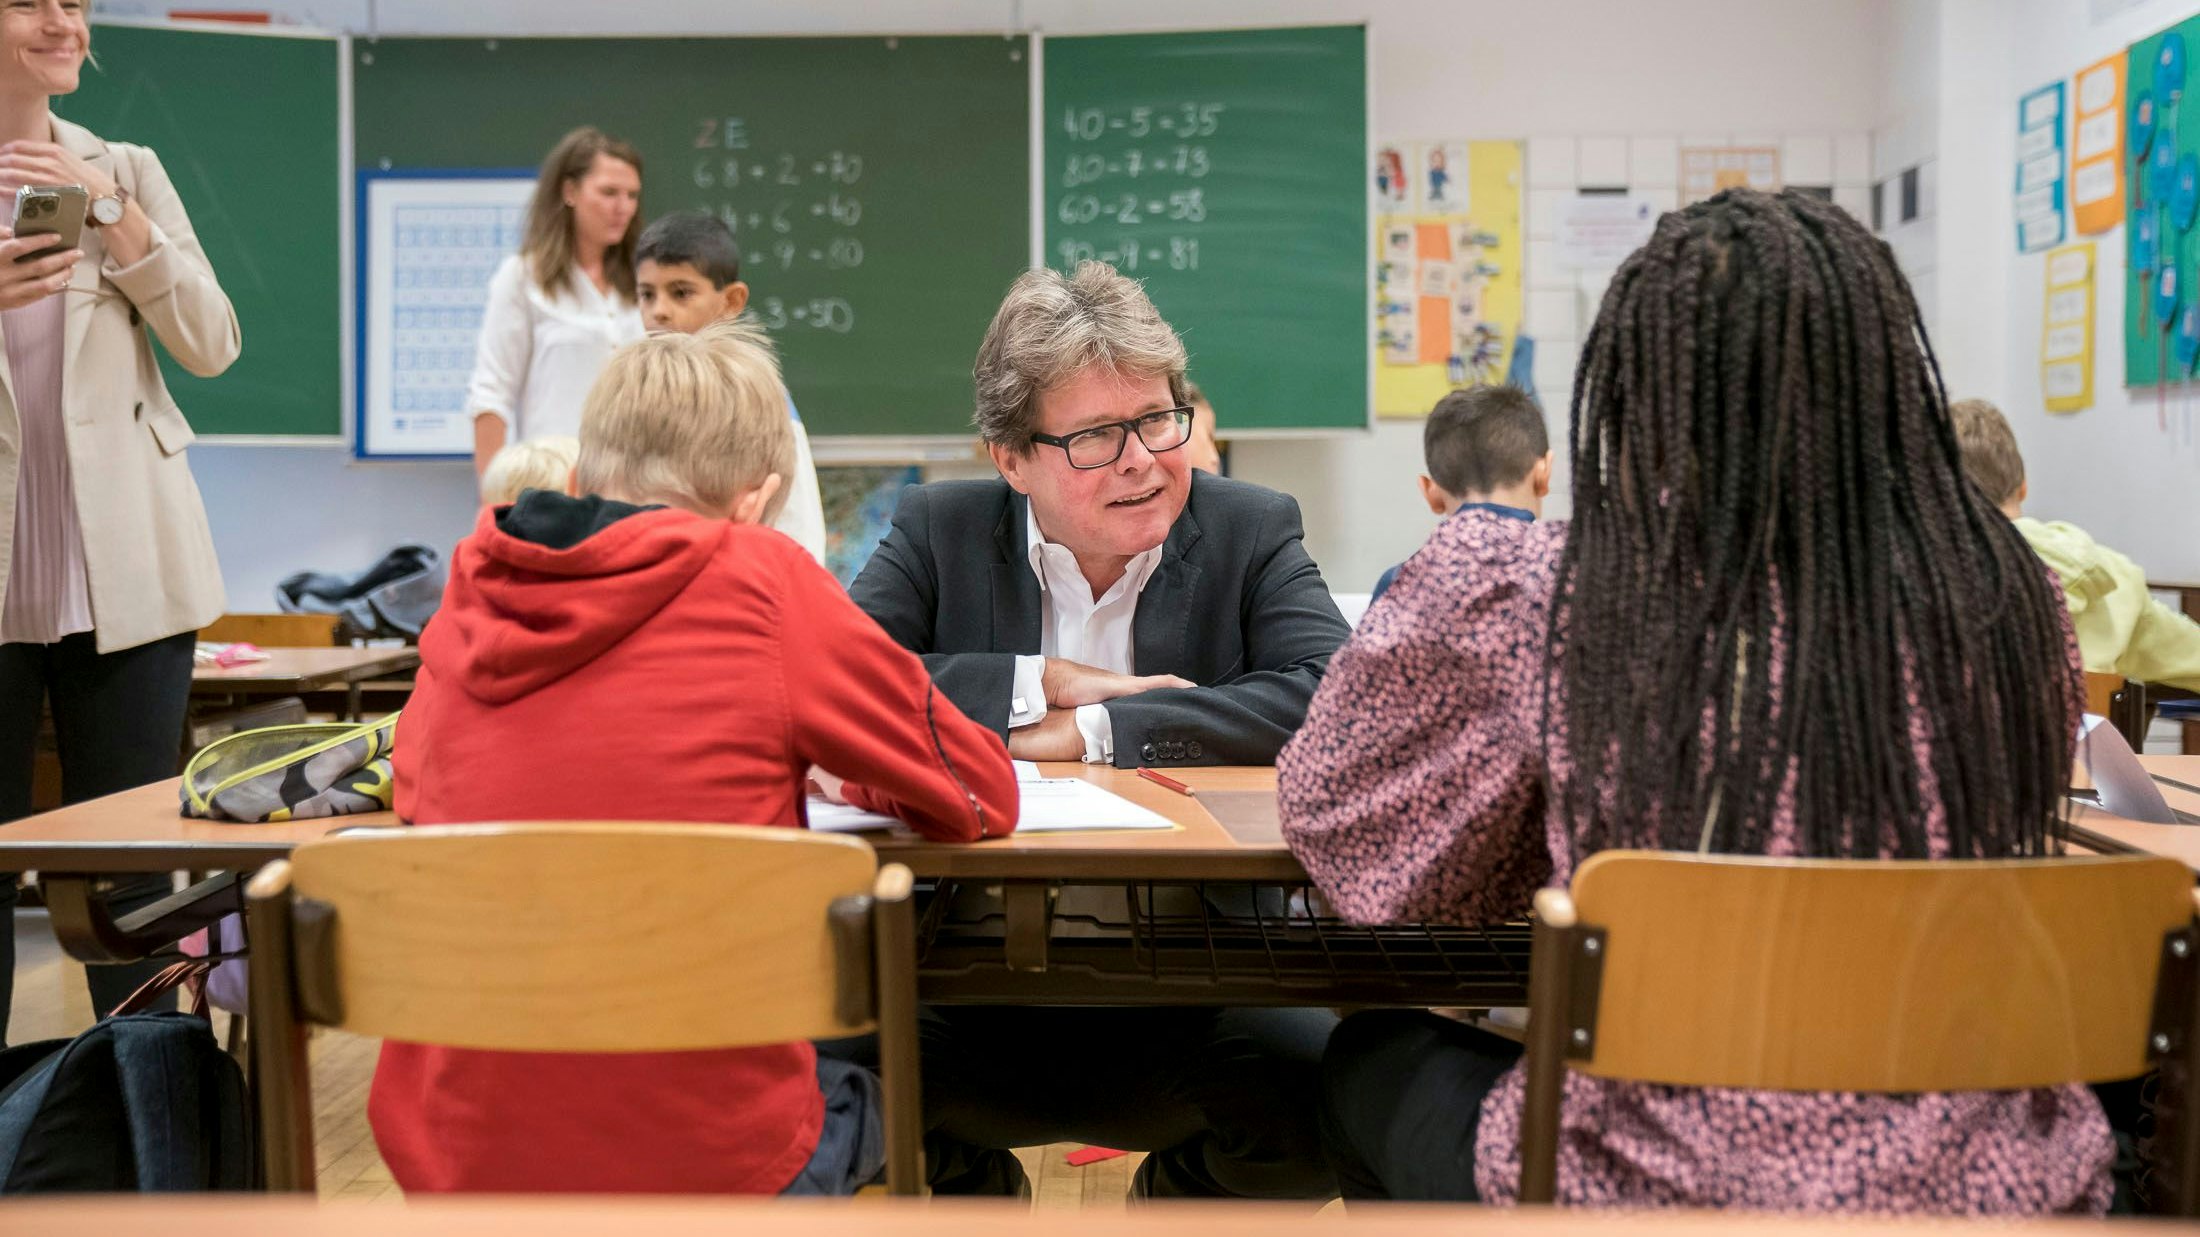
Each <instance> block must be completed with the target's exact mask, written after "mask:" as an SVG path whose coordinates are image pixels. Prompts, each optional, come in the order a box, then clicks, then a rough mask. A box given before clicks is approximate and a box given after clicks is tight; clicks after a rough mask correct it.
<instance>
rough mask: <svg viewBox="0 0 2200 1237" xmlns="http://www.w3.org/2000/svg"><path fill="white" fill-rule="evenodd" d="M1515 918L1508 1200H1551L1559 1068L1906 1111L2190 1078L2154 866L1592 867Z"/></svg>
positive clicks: (1837, 863)
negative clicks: (1524, 972) (1517, 1066)
mask: <svg viewBox="0 0 2200 1237" xmlns="http://www.w3.org/2000/svg"><path fill="white" fill-rule="evenodd" d="M1535 905H1536V917H1537V923H1536V936H1535V953H1534V960H1533V963H1532V964H1531V968H1530V970H1531V974H1530V977H1529V991H1530V997H1529V1002H1530V1011H1531V1012H1530V1014H1529V1019H1528V1050H1527V1062H1526V1071H1527V1099H1526V1105H1525V1111H1524V1114H1523V1120H1522V1129H1521V1173H1520V1198H1521V1201H1522V1202H1528V1203H1535V1202H1550V1201H1551V1200H1552V1199H1553V1198H1554V1197H1555V1196H1556V1190H1557V1185H1558V1180H1557V1174H1558V1135H1559V1104H1560V1099H1561V1092H1562V1091H1563V1090H1564V1080H1565V1072H1566V1071H1567V1070H1568V1069H1572V1070H1576V1071H1579V1072H1581V1073H1584V1074H1589V1075H1592V1076H1594V1077H1598V1078H1608V1079H1622V1080H1628V1081H1636V1082H1653V1083H1664V1084H1669V1085H1674V1086H1689V1087H1742V1088H1749V1089H1753V1090H1769V1091H1862V1092H1912V1091H1982V1090H2002V1089H2012V1088H2023V1087H2045V1086H2052V1085H2059V1084H2062V1083H2070V1082H2105V1081H2109V1080H2112V1079H2122V1078H2131V1077H2135V1076H2137V1075H2139V1074H2142V1073H2145V1072H2146V1071H2147V1069H2148V1068H2149V1067H2150V1065H2151V1064H2153V1063H2154V1062H2157V1061H2162V1060H2176V1061H2180V1062H2182V1063H2183V1065H2184V1066H2185V1068H2186V1069H2187V1070H2192V1069H2193V1068H2194V1067H2195V1066H2196V1065H2200V1045H2196V1042H2195V1037H2194V1035H2193V1034H2192V1027H2193V1021H2194V1019H2193V1014H2194V1007H2193V1001H2194V993H2195V991H2196V988H2195V984H2194V977H2195V969H2196V964H2200V935H2196V932H2195V921H2194V911H2195V892H2194V888H2193V877H2192V870H2191V869H2190V868H2187V867H2186V866H2185V865H2184V864H2182V863H2179V862H2177V861H2175V860H2172V859H2162V858H2156V857H2152V856H2118V857H2113V858H2091V857H2088V858H2067V859H2034V860H2010V861H1975V862H1943V863H1930V862H1896V861H1849V860H1779V859H1760V858H1742V857H1727V856H1707V855H1687V854H1672V853H1650V852H1640V851H1608V852H1605V853H1603V854H1599V855H1596V856H1593V857H1592V858H1591V859H1590V860H1589V861H1588V862H1587V863H1584V864H1583V865H1581V869H1580V871H1579V872H1577V873H1575V875H1574V881H1573V888H1572V890H1571V892H1570V893H1569V892H1567V891H1563V890H1557V889H1546V890H1544V891H1543V892H1542V893H1540V894H1538V895H1537V897H1536V904H1535ZM2188 1077H2191V1078H2195V1079H2200V1073H2191V1074H2188ZM2175 1141H2176V1142H2177V1165H2176V1172H2175V1178H2176V1182H2177V1184H2176V1187H2175V1188H2176V1190H2177V1196H2176V1205H2177V1207H2178V1208H2179V1209H2180V1211H2181V1213H2182V1214H2185V1215H2192V1214H2195V1213H2196V1212H2200V1196H2196V1194H2195V1190H2194V1185H2195V1183H2196V1182H2200V1140H2195V1139H2193V1138H2190V1137H2183V1138H2178V1139H2176V1140H2175Z"/></svg>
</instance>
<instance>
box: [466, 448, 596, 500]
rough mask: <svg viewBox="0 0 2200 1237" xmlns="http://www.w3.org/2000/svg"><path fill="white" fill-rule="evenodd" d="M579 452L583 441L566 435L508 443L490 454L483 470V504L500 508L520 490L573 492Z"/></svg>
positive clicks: (518, 493) (516, 495)
mask: <svg viewBox="0 0 2200 1237" xmlns="http://www.w3.org/2000/svg"><path fill="white" fill-rule="evenodd" d="M580 453H581V443H580V440H579V439H578V438H569V437H565V436H563V435H559V436H556V437H551V438H537V439H534V440H533V441H531V442H515V443H509V444H507V445H505V446H504V447H503V448H501V449H500V450H498V452H497V453H496V454H495V455H493V456H490V457H489V466H488V467H487V468H484V469H482V470H481V503H482V505H483V506H485V507H501V506H503V505H504V504H506V503H510V502H517V501H518V500H519V495H520V491H521V490H551V491H554V492H556V493H559V494H564V493H568V492H570V491H571V490H572V488H573V464H574V462H575V461H576V460H578V459H579V458H580Z"/></svg>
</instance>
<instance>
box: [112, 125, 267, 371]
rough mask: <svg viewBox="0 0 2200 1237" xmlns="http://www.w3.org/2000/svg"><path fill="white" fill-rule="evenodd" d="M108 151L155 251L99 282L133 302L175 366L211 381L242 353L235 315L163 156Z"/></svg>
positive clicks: (128, 149)
mask: <svg viewBox="0 0 2200 1237" xmlns="http://www.w3.org/2000/svg"><path fill="white" fill-rule="evenodd" d="M109 149H110V150H112V151H113V153H114V156H115V160H116V163H117V164H118V165H120V164H124V163H127V164H128V166H129V171H130V177H131V180H132V181H133V182H134V183H133V184H131V185H129V186H128V188H129V190H130V193H131V195H132V196H133V197H134V198H135V199H136V200H137V204H138V208H139V209H140V210H143V211H144V212H145V214H146V217H147V218H149V219H150V220H152V224H153V247H152V249H151V250H150V251H148V252H147V253H146V255H145V256H144V257H142V258H139V259H138V260H137V261H135V262H132V263H131V264H130V265H128V266H112V265H110V266H108V268H107V269H106V270H105V271H103V272H102V274H104V275H105V276H106V278H107V280H108V282H110V283H112V284H114V285H115V286H116V287H117V288H120V289H122V294H123V295H124V296H127V297H129V298H130V303H131V304H132V305H135V306H136V307H137V311H138V313H139V315H140V316H142V317H143V318H144V319H145V321H146V324H147V325H149V326H151V327H152V328H153V335H154V336H155V337H156V338H158V339H159V340H160V342H161V345H162V346H163V347H165V348H167V349H168V353H169V355H170V356H173V357H175V358H176V363H177V364H178V365H181V366H183V368H184V369H185V370H187V371H189V372H191V373H193V374H196V375H198V376H199V377H201V378H213V377H216V376H218V375H219V374H220V373H221V372H222V371H223V370H226V369H228V368H229V366H230V363H231V362H233V361H235V360H236V359H237V354H238V353H239V352H241V351H242V350H243V349H244V335H243V332H242V331H241V330H240V329H239V328H238V326H237V311H236V310H235V309H234V308H232V307H231V306H230V304H229V294H228V293H226V292H223V291H222V286H221V283H220V281H218V280H216V279H215V278H214V267H213V264H212V263H210V262H208V261H207V260H206V251H205V250H204V249H202V248H200V247H199V237H198V233H196V232H194V231H192V230H191V217H190V216H189V215H187V214H185V213H184V209H183V199H182V198H181V197H179V196H177V194H176V186H175V184H174V183H173V182H171V181H170V180H169V179H168V170H167V169H166V168H164V167H162V166H161V163H160V156H158V155H156V154H154V153H153V152H152V151H150V150H147V149H146V148H144V147H142V146H132V145H126V144H117V145H114V146H112V147H110V148H109Z"/></svg>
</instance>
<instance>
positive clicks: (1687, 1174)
mask: <svg viewBox="0 0 2200 1237" xmlns="http://www.w3.org/2000/svg"><path fill="white" fill-rule="evenodd" d="M1565 537H1566V531H1565V526H1564V525H1563V524H1556V523H1542V524H1523V523H1521V522H1519V521H1517V520H1505V519H1498V518H1495V517H1488V516H1482V515H1479V514H1477V513H1473V512H1464V513H1461V515H1459V516H1457V517H1454V518H1452V519H1448V520H1446V521H1445V522H1444V523H1443V525H1442V526H1441V527H1440V528H1439V529H1438V530H1437V531H1436V533H1435V534H1434V535H1433V536H1432V537H1431V538H1430V540H1429V543H1428V545H1427V546H1425V547H1424V548H1423V549H1422V550H1421V551H1420V552H1419V553H1417V554H1415V555H1414V556H1413V558H1412V559H1410V560H1408V562H1407V563H1406V565H1405V567H1404V568H1403V570H1401V571H1400V572H1399V575H1398V579H1397V582H1396V584H1395V585H1394V586H1393V587H1392V588H1391V590H1390V591H1389V592H1388V593H1387V594H1386V595H1385V596H1384V597H1383V599H1382V601H1381V602H1379V603H1378V604H1376V605H1375V606H1374V607H1373V608H1372V609H1370V610H1369V611H1368V613H1367V616H1366V618H1365V619H1363V620H1362V621H1361V623H1360V626H1359V628H1358V630H1357V631H1355V632H1354V633H1353V636H1352V639H1351V641H1350V642H1349V643H1347V644H1346V645H1345V646H1344V648H1343V649H1342V650H1340V651H1339V652H1338V653H1337V655H1336V657H1335V658H1334V659H1333V660H1332V661H1331V662H1330V664H1329V671H1328V673H1327V674H1326V675H1325V676H1324V677H1323V679H1322V684H1321V688H1320V690H1319V691H1318V692H1317V693H1316V694H1315V697H1314V703H1313V707H1312V709H1311V710H1310V711H1309V712H1308V714H1307V718H1306V724H1305V726H1304V727H1303V728H1302V729H1301V730H1300V731H1299V733H1298V736H1297V737H1296V738H1295V739H1294V740H1293V741H1292V742H1291V743H1290V745H1289V746H1287V747H1285V748H1284V750H1283V753H1282V755H1281V756H1280V757H1279V758H1278V759H1277V762H1276V768H1277V775H1278V787H1279V791H1280V794H1281V800H1282V814H1283V832H1284V836H1285V838H1286V839H1287V840H1288V841H1289V843H1290V845H1291V849H1292V850H1293V851H1294V852H1295V853H1296V854H1297V855H1298V856H1299V858H1300V860H1301V861H1302V862H1303V863H1304V864H1305V866H1306V870H1307V872H1308V873H1309V874H1310V875H1311V876H1312V877H1313V878H1314V881H1315V883H1316V884H1317V885H1318V886H1320V888H1321V890H1322V892H1323V893H1324V894H1325V895H1326V896H1327V897H1328V898H1329V900H1330V901H1331V903H1332V904H1334V905H1335V906H1336V908H1337V909H1338V911H1339V913H1341V914H1343V915H1344V916H1345V917H1347V918H1349V919H1352V920H1354V921H1356V922H1362V923H1376V922H1385V921H1430V922H1440V923H1453V924H1468V925H1473V924H1489V923H1496V922H1501V921H1504V920H1506V919H1512V918H1517V917H1519V916H1521V915H1523V914H1525V913H1526V911H1527V909H1528V905H1529V902H1530V900H1531V899H1532V898H1533V896H1534V894H1535V891H1536V890H1537V889H1538V888H1540V887H1542V886H1544V885H1562V884H1564V883H1565V882H1566V880H1567V879H1568V877H1569V876H1570V875H1571V873H1572V871H1573V868H1574V866H1575V863H1576V862H1577V861H1578V860H1579V859H1580V858H1582V856H1579V855H1577V854H1575V853H1574V851H1575V848H1574V843H1573V838H1572V836H1571V831H1570V829H1569V828H1568V826H1567V822H1565V821H1563V820H1561V819H1559V818H1558V816H1557V815H1556V813H1554V812H1551V811H1550V810H1549V808H1548V803H1547V800H1546V789H1545V788H1546V780H1547V779H1546V769H1545V755H1544V752H1545V745H1544V742H1543V731H1544V728H1545V727H1546V725H1550V726H1556V727H1561V728H1562V727H1563V725H1564V718H1563V716H1559V717H1556V718H1552V719H1548V720H1547V719H1546V718H1545V717H1544V715H1543V710H1544V705H1543V695H1544V693H1543V691H1542V683H1541V681H1540V676H1541V674H1542V671H1543V666H1544V660H1545V659H1544V650H1545V641H1546V638H1547V636H1546V632H1547V626H1546V624H1547V621H1548V618H1549V613H1550V605H1551V597H1552V590H1553V581H1554V576H1555V573H1556V569H1557V565H1558V558H1559V553H1560V551H1561V550H1562V548H1563V546H1564V543H1565ZM2071 662H2072V670H2071V673H2072V675H2073V677H2074V676H2075V675H2076V673H2077V669H2076V665H2077V650H2076V646H2075V643H2073V644H2072V646H2071ZM2071 690H2072V692H2073V698H2074V699H2080V700H2082V698H2083V697H2082V694H2081V692H2080V689H2078V688H2076V687H2073V688H2072V689H2071ZM1912 716H1913V717H1915V716H1916V715H1915V714H1914V713H1913V715H1912ZM2073 729H2074V728H2073ZM1911 733H1912V736H1913V740H1914V741H1915V742H1916V743H1918V744H1919V745H1920V746H1921V747H1922V746H1924V745H1928V744H1930V742H1931V741H1932V736H1931V735H1930V733H1929V732H1927V731H1926V730H1925V729H1924V727H1923V726H1922V725H1920V724H1918V723H1915V722H1913V725H1912V730H1911ZM1564 748H1565V736H1564V735H1563V733H1558V732H1554V733H1553V734H1552V736H1551V743H1550V750H1551V751H1552V752H1553V753H1554V755H1555V756H1557V757H1558V759H1557V760H1554V761H1553V767H1552V768H1550V769H1549V770H1548V774H1549V780H1550V781H1552V782H1553V783H1555V784H1557V785H1559V786H1561V787H1563V786H1564V785H1565V784H1566V779H1567V778H1568V777H1569V776H1570V770H1568V769H1566V768H1563V767H1558V766H1559V764H1560V762H1561V761H1562V760H1563V752H1564ZM1920 768H1921V774H1922V772H1923V771H1924V769H1925V765H1924V762H1923V761H1920ZM1920 788H1921V790H1923V791H1925V792H1926V795H1925V797H1926V799H1927V801H1928V802H1935V801H1936V800H1935V799H1934V798H1933V795H1934V791H1935V788H1934V787H1933V786H1932V784H1931V780H1930V778H1929V777H1926V778H1925V779H1924V780H1923V781H1922V782H1921V786H1920ZM1935 819H1944V818H1942V817H1940V815H1939V812H1938V810H1937V809H1936V811H1935V813H1934V816H1933V817H1931V818H1929V821H1928V827H1931V821H1932V820H1935ZM1775 831H1776V833H1777V832H1778V829H1777V824H1776V826H1775ZM1775 849H1778V848H1777V847H1776V848H1775ZM1523 1093H1524V1086H1523V1080H1522V1075H1521V1073H1520V1071H1519V1070H1518V1069H1517V1068H1516V1069H1515V1070H1513V1071H1512V1073H1510V1074H1508V1075H1507V1076H1506V1077H1505V1079H1504V1080H1503V1081H1502V1082H1501V1083H1500V1084H1499V1085H1498V1087H1497V1089H1496V1090H1495V1091H1494V1092H1492V1093H1491V1095H1490V1096H1489V1098H1488V1099H1487V1100H1486V1101H1485V1102H1484V1104H1483V1106H1482V1114H1481V1123H1480V1127H1479V1130H1478V1132H1477V1135H1476V1145H1475V1148H1474V1160H1473V1162H1474V1175H1475V1185H1476V1188H1477V1190H1478V1191H1479V1193H1480V1194H1481V1197H1482V1198H1483V1199H1484V1200H1485V1201H1489V1202H1511V1201H1514V1200H1515V1199H1516V1198H1517V1197H1518V1192H1519V1191H1518V1187H1519V1180H1520V1147H1519V1141H1520V1110H1521V1101H1522V1096H1523ZM2113 1152H2114V1145H2113V1142H2112V1140H2111V1136H2110V1133H2109V1128H2108V1122H2107V1119H2106V1118H2105V1117H2104V1115H2103V1114H2102V1111H2101V1108H2100V1105H2099V1104H2098V1103H2097V1102H2096V1101H2095V1100H2094V1098H2093V1096H2092V1093H2091V1092H2089V1091H2088V1090H2087V1089H2086V1088H2084V1087H2079V1086H2072V1087H2062V1088H2056V1089H2052V1090H2037V1091H2015V1092H1969V1093H1951V1094H1926V1095H1914V1096H1885V1095H1855V1094H1818V1093H1795V1092H1752V1091H1736V1090H1725V1089H1703V1088H1684V1087H1667V1086H1654V1085H1646V1084H1636V1083H1614V1082H1607V1081H1604V1080H1602V1079H1594V1078H1588V1077H1585V1076H1582V1075H1569V1076H1568V1078H1567V1082H1566V1099H1565V1109H1564V1116H1563V1120H1562V1132H1561V1137H1560V1145H1559V1197H1560V1199H1561V1201H1563V1202H1566V1203H1569V1204H1575V1205H1592V1206H1620V1207H1640V1206H1688V1207H1735V1208H1749V1209H1761V1210H1783V1211H1821V1212H1871V1213H1896V1212H1913V1213H1940V1214H1956V1215H2032V1214H2039V1213H2046V1212H2072V1211H2075V1212H2095V1213H2099V1212H2104V1211H2106V1210H2107V1207H2108V1203H2109V1199H2110V1196H2111V1193H2112V1187H2111V1182H2110V1177H2109V1162H2110V1159H2111V1157H2112V1155H2113Z"/></svg>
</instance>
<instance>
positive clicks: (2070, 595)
mask: <svg viewBox="0 0 2200 1237" xmlns="http://www.w3.org/2000/svg"><path fill="white" fill-rule="evenodd" d="M1948 412H1949V415H1951V416H1952V417H1954V418H1955V423H1956V443H1957V445H1958V446H1960V447H1961V448H1962V450H1963V471H1964V472H1965V473H1966V474H1968V475H1969V476H1970V478H1971V480H1972V481H1973V482H1974V483H1976V484H1977V485H1978V487H1979V488H1980V489H1981V490H1984V491H1985V492H1986V496H1987V497H1988V498H1990V499H1992V500H1994V502H1996V503H1998V504H2000V506H2001V511H2002V514H2003V515H2006V516H2008V517H2009V518H2010V519H2011V520H2013V521H2015V523H2016V526H2017V531H2018V532H2020V533H2022V534H2023V535H2024V539H2025V540H2026V541H2027V542H2030V543H2031V546H2032V551H2033V553H2035V554H2038V555H2039V556H2040V558H2041V559H2042V560H2043V561H2045V562H2046V564H2047V565H2048V567H2049V568H2050V569H2052V570H2053V571H2054V573H2055V576H2056V578H2058V579H2059V580H2061V581H2062V588H2063V600H2064V602H2065V604H2067V605H2068V606H2069V607H2070V622H2071V625H2072V626H2074V627H2076V628H2077V630H2078V651H2079V652H2080V654H2082V655H2083V656H2084V658H2085V668H2086V669H2087V670H2089V671H2092V672H2094V673H2096V674H2120V675H2122V676H2123V677H2125V678H2127V679H2135V680H2137V681H2139V682H2142V683H2166V684H2168V685H2170V686H2172V687H2182V688H2185V689H2187V690H2189V691H2200V623H2194V622H2193V621H2192V620H2191V619H2189V618H2186V617H2185V616H2184V615H2182V614H2179V613H2178V612H2177V611H2175V610H2172V609H2170V608H2169V607H2168V606H2165V605H2163V604H2162V603H2161V602H2159V601H2156V600H2155V599H2154V596H2153V594H2152V593H2150V592H2148V591H2147V574H2146V571H2145V570H2144V569H2142V568H2141V567H2140V566H2139V564H2137V563H2135V562H2132V561H2131V560H2130V559H2128V558H2125V557H2124V556H2123V555H2121V554H2118V553H2117V552H2116V551H2114V550H2111V549H2109V548H2108V547H2107V546H2105V545H2102V544H2101V543H2100V542H2098V541H2095V540H2093V538H2092V537H2090V536H2088V535H2087V534H2086V532H2085V530H2084V529H2082V528H2079V527H2077V526H2076V525H2073V524H2047V523H2042V522H2041V521H2039V520H2035V519H2032V518H2030V517H2029V516H2026V515H2025V514H2024V500H2025V497H2026V495H2027V492H2028V489H2029V487H2028V486H2027V485H2026V483H2025V479H2024V456H2023V454H2022V453H2020V452H2019V451H2018V450H2017V436H2016V435H2015V434H2013V433H2011V432H2010V429H2009V422H2008V421H2007V420H2006V419H2004V418H2003V417H2002V415H2001V410H2000V409H1998V408H1996V407H1994V406H1993V405H1992V404H1990V403H1987V402H1986V401H1985V400H1982V399H1967V400H1961V401H1958V402H1957V403H1955V404H1953V405H1951V406H1950V407H1949V409H1948Z"/></svg>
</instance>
